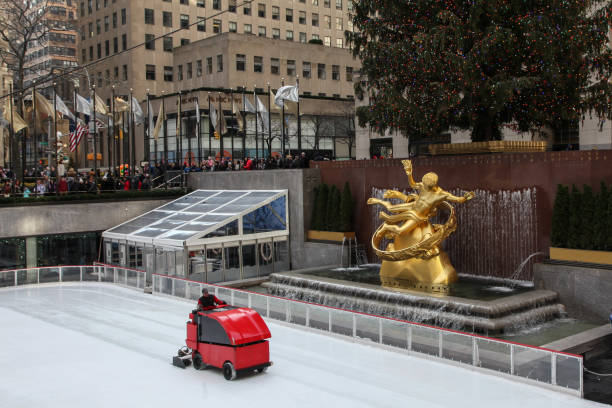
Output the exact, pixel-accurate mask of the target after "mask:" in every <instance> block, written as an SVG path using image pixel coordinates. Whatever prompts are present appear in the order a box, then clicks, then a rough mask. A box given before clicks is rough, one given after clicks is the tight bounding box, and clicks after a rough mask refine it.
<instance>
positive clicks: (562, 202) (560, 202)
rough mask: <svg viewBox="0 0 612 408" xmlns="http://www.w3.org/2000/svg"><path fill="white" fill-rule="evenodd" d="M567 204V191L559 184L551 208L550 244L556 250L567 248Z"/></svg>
mask: <svg viewBox="0 0 612 408" xmlns="http://www.w3.org/2000/svg"><path fill="white" fill-rule="evenodd" d="M569 203H570V197H569V189H568V188H567V187H565V186H563V185H561V184H559V185H558V186H557V196H556V197H555V204H554V207H553V217H552V229H551V233H550V241H551V244H552V246H554V247H557V248H563V247H565V246H567V236H568V226H569V225H568V221H569Z"/></svg>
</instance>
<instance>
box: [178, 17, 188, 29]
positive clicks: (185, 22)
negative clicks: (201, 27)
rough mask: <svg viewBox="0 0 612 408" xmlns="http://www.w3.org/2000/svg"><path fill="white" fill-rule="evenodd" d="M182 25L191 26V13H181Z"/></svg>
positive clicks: (183, 26)
mask: <svg viewBox="0 0 612 408" xmlns="http://www.w3.org/2000/svg"><path fill="white" fill-rule="evenodd" d="M180 27H181V28H189V15H188V14H181V19H180Z"/></svg>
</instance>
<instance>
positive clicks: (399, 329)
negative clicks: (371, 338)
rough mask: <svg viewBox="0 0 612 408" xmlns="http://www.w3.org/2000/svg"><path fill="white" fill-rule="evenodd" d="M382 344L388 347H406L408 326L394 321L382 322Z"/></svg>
mask: <svg viewBox="0 0 612 408" xmlns="http://www.w3.org/2000/svg"><path fill="white" fill-rule="evenodd" d="M382 343H383V344H386V345H388V346H394V347H401V348H404V349H405V348H407V347H408V324H407V323H403V322H398V321H395V320H387V319H384V320H383V321H382Z"/></svg>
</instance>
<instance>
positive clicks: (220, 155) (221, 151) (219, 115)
mask: <svg viewBox="0 0 612 408" xmlns="http://www.w3.org/2000/svg"><path fill="white" fill-rule="evenodd" d="M222 109H223V107H222V106H221V92H219V112H218V113H217V123H218V125H217V126H218V127H219V129H217V132H218V133H219V160H221V162H223V132H222V130H223V129H221V128H222V126H221V118H222V117H223V111H222Z"/></svg>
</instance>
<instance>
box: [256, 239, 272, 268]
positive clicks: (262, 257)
mask: <svg viewBox="0 0 612 408" xmlns="http://www.w3.org/2000/svg"><path fill="white" fill-rule="evenodd" d="M257 246H258V247H259V251H257V252H258V254H257V256H259V276H268V275H269V274H271V273H272V272H274V259H273V258H274V257H273V256H272V242H260V243H259V244H258V245H257Z"/></svg>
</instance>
